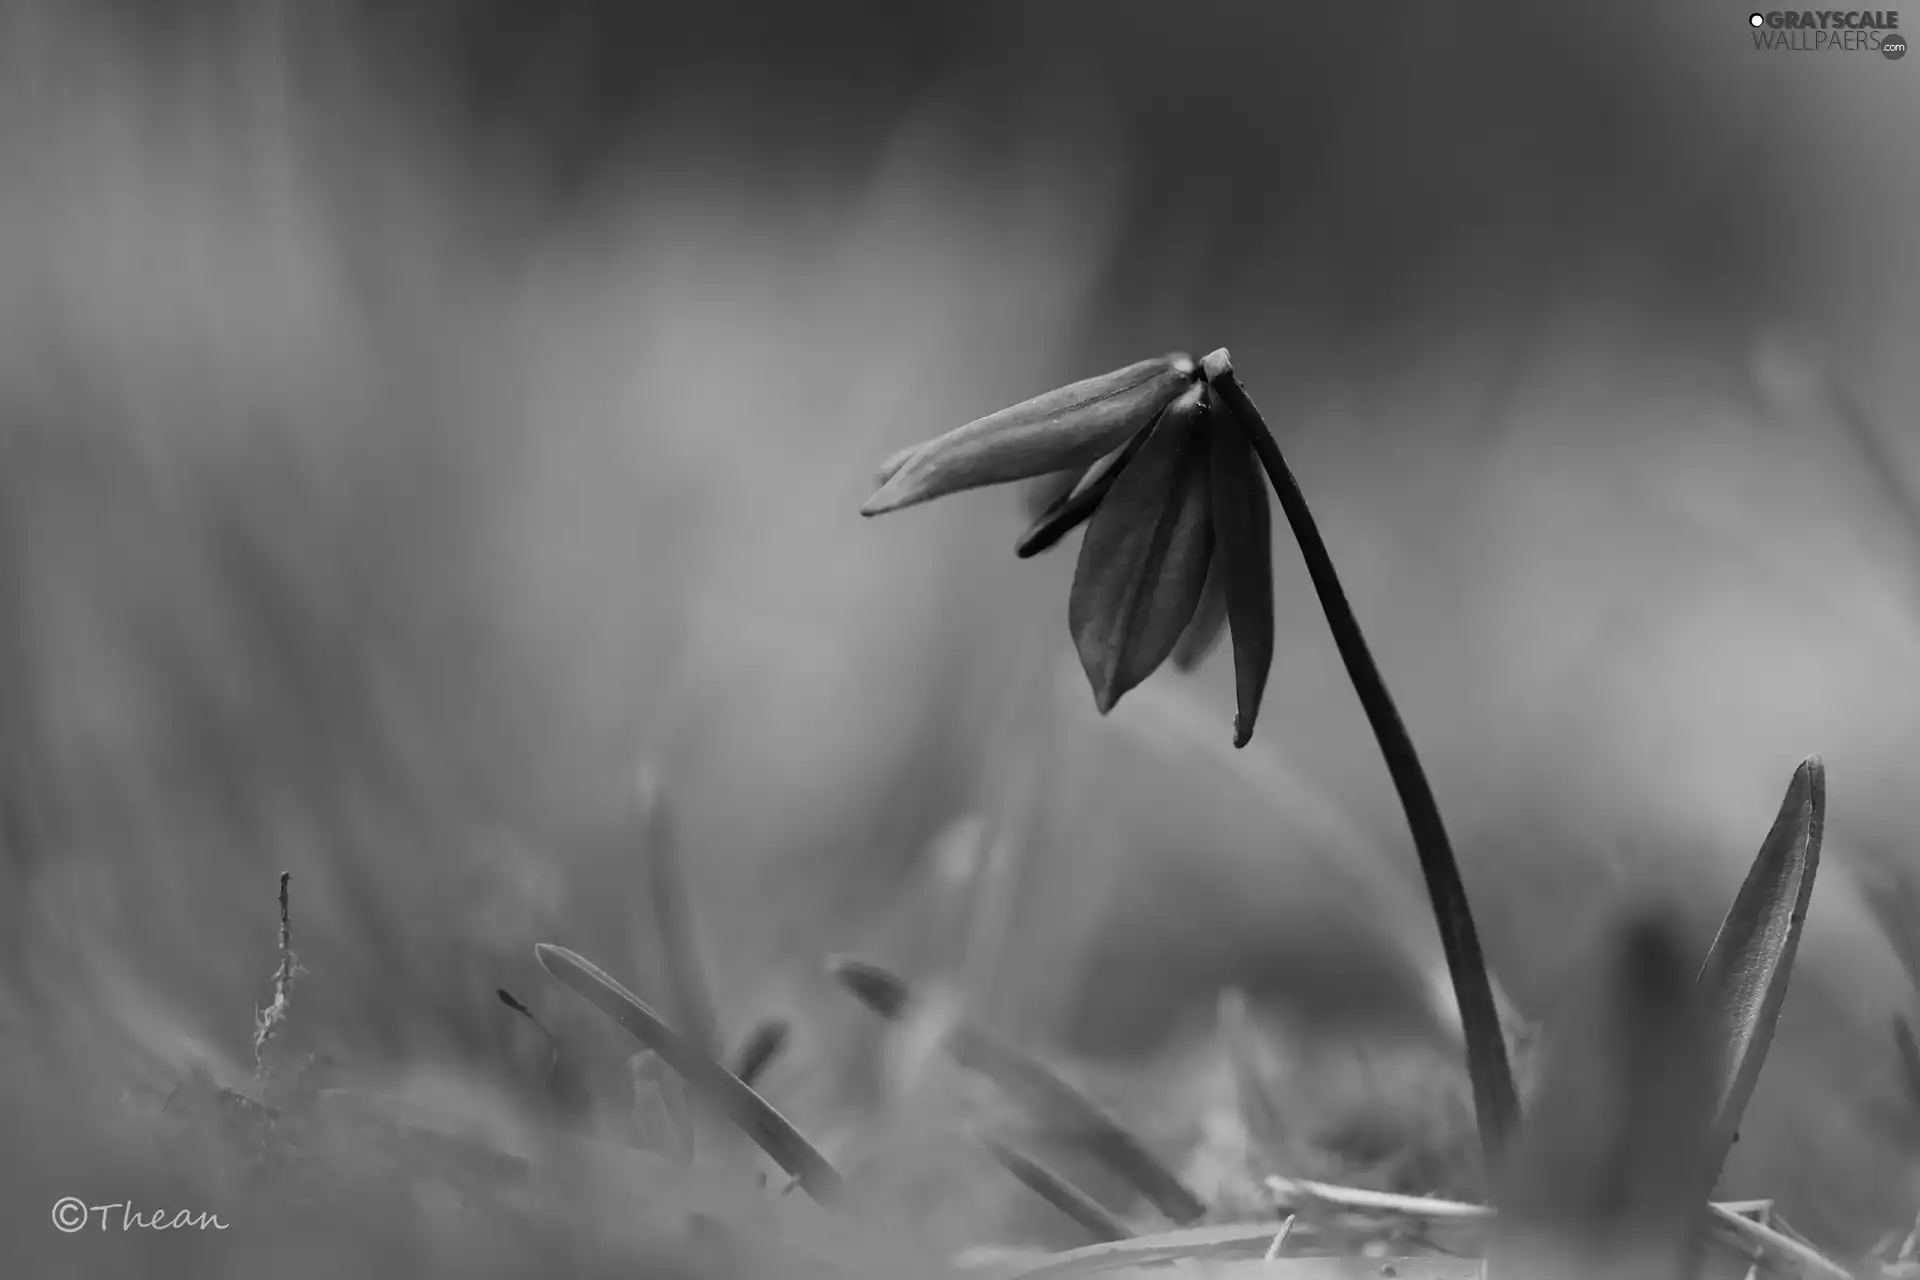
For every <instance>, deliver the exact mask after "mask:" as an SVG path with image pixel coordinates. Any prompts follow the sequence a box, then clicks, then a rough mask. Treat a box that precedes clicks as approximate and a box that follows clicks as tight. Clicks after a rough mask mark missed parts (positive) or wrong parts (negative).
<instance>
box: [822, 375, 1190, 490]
mask: <svg viewBox="0 0 1920 1280" xmlns="http://www.w3.org/2000/svg"><path fill="white" fill-rule="evenodd" d="M1194 376H1195V370H1194V365H1193V361H1192V360H1190V359H1188V358H1187V357H1186V356H1184V355H1171V356H1162V357H1161V358H1159V359H1157V360H1142V361H1140V362H1138V363H1137V364H1130V365H1128V366H1127V367H1126V368H1124V369H1116V370H1114V371H1113V372H1112V373H1105V374H1101V375H1099V376H1098V377H1093V378H1086V379H1083V380H1082V381H1079V382H1075V383H1073V384H1071V385H1069V386H1065V387H1061V388H1059V389H1058V390H1055V391H1049V392H1047V393H1046V394H1045V395H1040V396H1035V397H1034V398H1033V399H1031V400H1026V401H1023V402H1021V403H1020V404H1016V405H1013V406H1012V407H1010V408H1006V409H1002V410H1000V411H999V412H998V413H991V414H988V415H987V416H986V417H984V418H978V419H976V420H974V421H972V422H969V423H967V424H966V425H965V426H963V427H958V428H956V429H954V430H952V431H949V432H948V433H947V434H946V435H943V436H940V437H939V438H937V439H934V440H929V441H927V442H926V443H925V444H922V445H918V446H916V447H915V448H914V449H912V450H911V451H909V452H908V453H907V455H906V456H905V457H904V458H903V457H901V455H900V454H895V455H894V456H893V457H891V458H889V459H887V461H886V463H884V464H882V466H881V473H882V475H883V476H885V479H884V481H883V483H882V484H881V486H880V488H879V490H878V491H877V492H875V493H874V495H873V496H872V497H871V498H868V499H867V501H866V503H865V504H864V505H863V506H861V508H860V514H861V515H864V516H877V515H881V514H883V513H885V512H888V511H898V510H900V509H901V508H902V507H910V506H914V505H915V504H917V503H921V502H926V501H928V500H930V499H933V498H938V497H943V496H945V495H946V494H950V493H958V492H960V491H961V490H964V489H975V488H979V487H980V486H982V485H990V484H1006V483H1008V482H1010V481H1014V480H1027V479H1031V478H1032V477H1034V476H1040V475H1046V474H1048V473H1050V472H1054V471H1070V470H1073V469H1074V468H1076V467H1085V466H1090V465H1092V463H1093V462H1094V461H1095V459H1097V458H1099V457H1100V456H1101V455H1102V454H1105V453H1109V452H1111V451H1112V450H1114V449H1116V448H1118V447H1119V446H1120V445H1121V444H1122V443H1123V442H1124V441H1125V440H1126V439H1127V437H1128V436H1131V435H1132V434H1133V433H1134V432H1136V431H1138V430H1140V429H1141V428H1142V427H1145V426H1146V425H1147V424H1148V423H1150V422H1152V421H1153V419H1154V416H1155V415H1156V414H1158V413H1159V412H1160V411H1161V410H1162V409H1164V408H1166V406H1167V405H1168V404H1169V403H1171V402H1172V401H1173V400H1174V399H1175V398H1176V397H1177V396H1179V395H1180V393H1181V392H1183V391H1185V390H1186V389H1187V388H1188V387H1190V386H1191V385H1192V384H1193V380H1194ZM889 471H890V473H889Z"/></svg>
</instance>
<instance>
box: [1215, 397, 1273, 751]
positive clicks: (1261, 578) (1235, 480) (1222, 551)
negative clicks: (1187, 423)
mask: <svg viewBox="0 0 1920 1280" xmlns="http://www.w3.org/2000/svg"><path fill="white" fill-rule="evenodd" d="M1208 400H1209V402H1210V405H1211V409H1210V412H1209V415H1208V420H1209V424H1210V426H1211V427H1212V430H1213V453H1212V457H1211V466H1212V469H1213V542H1214V551H1213V556H1214V560H1215V562H1216V563H1217V564H1218V565H1219V566H1220V569H1221V587H1222V590H1223V591H1224V592H1225V594H1226V607H1227V620H1228V624H1229V626H1230V627H1231V629H1232V632H1233V683H1234V696H1235V702H1236V703H1237V710H1236V711H1235V714H1234V717H1233V745H1234V746H1236V747H1244V746H1246V745H1247V743H1248V742H1249V741H1251V740H1252V738H1253V723H1254V721H1255V720H1256V719H1257V718H1258V717H1259V715H1260V700H1261V698H1262V697H1263V696H1265V694H1266V690H1267V672H1268V671H1269V669H1271V667H1272V666H1273V513H1272V511H1270V510H1269V509H1268V507H1267V485H1266V481H1265V478H1264V477H1263V476H1262V475H1261V473H1260V470H1259V466H1260V464H1259V461H1258V460H1257V459H1256V458H1255V457H1254V452H1253V441H1252V440H1251V438H1250V437H1249V436H1248V435H1247V430H1246V428H1245V427H1244V426H1243V425H1242V424H1241V422H1240V420H1239V419H1238V418H1236V417H1235V416H1234V415H1233V411H1232V410H1230V409H1228V408H1227V407H1226V405H1225V404H1223V403H1221V401H1220V398H1219V397H1218V396H1209V397H1208Z"/></svg>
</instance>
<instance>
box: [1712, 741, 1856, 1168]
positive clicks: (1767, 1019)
mask: <svg viewBox="0 0 1920 1280" xmlns="http://www.w3.org/2000/svg"><path fill="white" fill-rule="evenodd" d="M1826 809H1827V773H1826V767H1825V766H1824V765H1823V764H1822V763H1821V761H1820V757H1818V756H1812V757H1809V758H1808V759H1807V760H1806V761H1804V762H1803V763H1802V764H1801V765H1800V767H1799V769H1797V770H1795V771H1794V775H1793V781H1792V783H1790V784H1789V785H1788V787H1787V794H1786V798H1785V799H1784V800H1782V801H1781V804H1780V813H1779V816H1778V817H1776V818H1775V819H1774V820H1773V829H1772V830H1770V831H1768V832H1767V839H1766V842H1765V843H1764V844H1762V845H1761V846H1760V853H1759V856H1758V857H1756V858H1755V859H1754V860H1753V867H1752V869H1751V870H1749V871H1748V872H1747V879H1746V882H1745V883H1744V884H1742V885H1741V886H1740V894H1739V896H1738V897H1736V898H1735V899H1734V900H1733V909H1732V910H1731V911H1729V912H1727V918H1726V920H1725V921H1723V922H1722V923H1721V925H1720V932H1719V933H1718V934H1717V935H1716V936H1715V937H1714V940H1713V946H1712V948H1710V949H1709V950H1708V952H1707V961H1706V963H1705V964H1704V965H1703V966H1701V969H1700V978H1699V984H1700V988H1701V990H1702V992H1703V993H1704V994H1705V995H1706V998H1707V999H1708V1001H1709V1002H1710V1003H1711V1006H1712V1008H1713V1009H1714V1012H1715V1014H1716V1016H1717V1017H1718V1019H1719V1023H1718V1025H1719V1029H1720V1036H1721V1040H1720V1043H1721V1046H1722V1054H1723V1056H1722V1059H1721V1070H1722V1072H1723V1074H1722V1076H1721V1082H1720V1094H1719V1100H1718V1105H1717V1107H1716V1114H1715V1120H1714V1128H1713V1141H1714V1148H1713V1155H1714V1160H1713V1168H1714V1173H1715V1175H1716V1176H1718V1173H1719V1170H1720V1166H1721V1164H1723V1163H1724V1162H1725V1161H1726V1158H1727V1152H1728V1150H1729V1149H1730V1148H1731V1147H1732V1146H1733V1141H1734V1136H1735V1134H1736V1133H1737V1132H1738V1131H1739V1128H1740V1117H1741V1116H1742V1115H1743V1114H1744V1113H1745V1111H1746V1109H1747V1100H1748V1099H1749V1098H1751V1097H1752V1096H1753V1086H1754V1084H1755V1082H1756V1081H1758V1080H1759V1078H1760V1068H1761V1066H1762V1065H1763V1064H1764V1063H1765V1062H1766V1058H1767V1049H1768V1047H1769V1046H1770V1045H1771V1044H1772V1043H1773V1029H1774V1025H1775V1024H1776V1023H1777V1022H1778V1021H1779V1018H1780V1006H1781V1004H1782V1002H1783V1001H1785V999H1786V996H1787V980H1788V978H1789V977H1790V976H1791V975H1792V973H1793V958H1794V955H1795V953H1796V952H1797V951H1798V950H1799V946H1800V930H1801V928H1802V926H1804V925H1805V924H1806V920H1807V903H1808V901H1809V900H1810V899H1811V898H1812V896H1813V879H1814V873H1815V872H1816V871H1818V870H1819V867H1820V836H1821V830H1822V827H1823V826H1824V824H1825V821H1826Z"/></svg>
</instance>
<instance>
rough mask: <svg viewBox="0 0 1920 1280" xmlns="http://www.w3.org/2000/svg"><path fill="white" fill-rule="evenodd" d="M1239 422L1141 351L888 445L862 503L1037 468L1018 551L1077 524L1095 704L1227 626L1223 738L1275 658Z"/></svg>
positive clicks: (1073, 611) (1077, 625)
mask: <svg viewBox="0 0 1920 1280" xmlns="http://www.w3.org/2000/svg"><path fill="white" fill-rule="evenodd" d="M1258 467H1259V463H1258V460H1257V458H1256V457H1255V453H1254V448H1253V444H1252V439H1251V436H1250V435H1249V431H1248V428H1247V426H1246V425H1245V424H1243V423H1242V422H1241V421H1240V420H1239V419H1238V418H1237V417H1236V416H1235V415H1234V413H1233V412H1232V410H1231V409H1229V408H1228V407H1227V406H1226V404H1225V403H1223V402H1222V401H1221V399H1220V397H1219V396H1218V395H1217V394H1215V392H1214V390H1213V388H1212V387H1211V386H1209V385H1208V383H1207V382H1206V381H1205V380H1204V379H1202V378H1201V377H1200V375H1199V371H1198V370H1197V369H1196V368H1195V365H1194V363H1193V361H1192V360H1191V359H1189V358H1188V357H1186V356H1184V355H1171V356H1166V357H1163V358H1161V359H1159V360H1144V361H1141V362H1139V363H1138V364H1132V365H1128V366H1127V367H1126V368H1124V369H1118V370H1115V371H1114V372H1112V373H1109V374H1105V375H1102V376H1100V377H1097V378H1088V379H1086V380H1085V381H1083V382H1076V383H1074V384H1072V385H1071V386H1067V387H1063V388H1061V389H1059V390H1057V391H1052V392H1049V393H1047V394H1046V395H1043V396H1037V397H1035V398H1034V399H1032V400H1028V401H1025V402H1024V403H1022V404H1018V405H1014V406H1013V407H1012V408H1008V409H1003V410H1001V411H1000V412H998V413H994V414H990V415H988V416H987V417H984V418H981V419H978V420H977V421H974V422H970V423H968V424H967V425H966V426H963V427H960V428H958V429H957V430H954V431H951V432H948V433H947V434H946V435H944V436H940V437H938V438H936V439H934V440H930V441H928V442H926V443H924V444H921V445H917V446H915V447H913V448H911V449H906V450H903V451H901V452H900V453H897V454H895V455H894V456H893V457H892V458H889V459H888V460H887V462H886V463H885V464H883V465H882V467H881V469H880V481H881V485H880V489H879V490H878V492H876V493H875V494H874V495H873V496H872V497H871V498H869V499H868V500H867V502H866V504H865V505H864V506H862V507H861V513H862V514H863V515H869V516H872V515H879V514H882V513H884V512H888V511H897V510H899V509H900V508H902V507H906V506H911V505H914V504H916V503H920V502H925V501H928V500H929V499H932V498H937V497H942V496H944V495H947V494H951V493H957V492H960V491H961V490H964V489H973V488H979V487H981V486H984V485H992V484H1007V483H1012V482H1016V481H1023V480H1033V481H1035V485H1034V486H1033V488H1032V489H1031V490H1030V501H1031V499H1032V498H1035V497H1038V498H1040V499H1042V500H1041V501H1032V502H1031V505H1032V506H1034V507H1037V508H1038V511H1037V513H1036V514H1035V515H1034V519H1033V522H1032V524H1031V525H1030V527H1029V528H1028V529H1027V531H1026V532H1025V533H1024V534H1023V535H1022V536H1021V537H1020V540H1019V541H1018V542H1017V543H1016V544H1015V552H1016V554H1018V555H1019V556H1020V557H1021V558H1022V559H1025V558H1027V557H1030V556H1035V555H1038V554H1040V553H1041V552H1043V551H1046V550H1047V549H1049V548H1050V547H1052V546H1054V545H1055V544H1057V543H1058V542H1059V541H1060V540H1061V539H1062V538H1064V537H1065V536H1066V535H1067V534H1068V533H1070V532H1072V531H1073V530H1074V529H1075V528H1078V527H1079V526H1080V525H1082V524H1085V525H1086V526H1087V529H1086V533H1085V536H1084V538H1083V539H1082V542H1081V546H1080V556H1079V560H1078V563H1077V565H1076V567H1075V570H1074V580H1073V592H1072V596H1071V599H1070V602H1069V607H1068V623H1069V629H1070V630H1071V631H1072V634H1073V639H1074V646H1075V648H1076V649H1077V650H1078V652H1079V655H1080V663H1081V667H1082V669H1083V670H1084V671H1085V672H1086V675H1087V681H1088V683H1089V684H1090V685H1091V686H1092V689H1093V695H1094V702H1095V704H1096V705H1097V706H1098V707H1099V709H1100V711H1101V713H1102V714H1105V713H1107V712H1108V711H1111V710H1112V709H1113V707H1114V706H1115V704H1117V703H1118V702H1119V700H1120V699H1121V698H1122V697H1123V696H1125V694H1126V693H1127V692H1128V690H1130V689H1132V688H1134V687H1135V686H1136V685H1138V684H1139V683H1140V682H1141V681H1142V680H1145V679H1146V678H1147V677H1148V676H1150V675H1152V674H1153V673H1154V671H1156V670H1157V669H1159V667H1160V666H1161V665H1162V664H1163V663H1165V662H1166V661H1167V660H1168V659H1169V658H1172V659H1173V660H1174V662H1175V664H1176V665H1178V666H1180V667H1182V668H1183V669H1190V668H1191V667H1193V666H1195V665H1197V664H1198V663H1199V661H1200V660H1201V659H1202V658H1204V657H1205V656H1206V654H1207V653H1208V652H1209V651H1210V650H1211V649H1212V648H1213V646H1214V645H1215V643H1216V642H1217V641H1218V640H1219V638H1220V635H1221V633H1222V631H1223V630H1226V631H1230V632H1231V634H1232V637H1233V654H1234V669H1235V677H1236V679H1235V683H1236V701H1237V704H1238V713H1237V714H1236V716H1235V721H1234V743H1235V745H1236V746H1245V745H1246V743H1247V742H1248V741H1249V740H1250V739H1251V737H1252V735H1253V726H1254V721H1255V719H1256V718H1257V716H1258V714H1259V709H1260V700H1261V697H1262V695H1263V693H1264V691H1265V688H1266V681H1267V673H1268V670H1269V668H1270V667H1271V665H1272V659H1273V562H1272V557H1273V548H1272V516H1271V513H1270V511H1269V509H1268V506H1267V488H1266V480H1265V478H1264V476H1263V475H1262V474H1261V473H1260V471H1259V470H1258Z"/></svg>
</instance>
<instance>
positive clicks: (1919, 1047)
mask: <svg viewBox="0 0 1920 1280" xmlns="http://www.w3.org/2000/svg"><path fill="white" fill-rule="evenodd" d="M1893 1047H1894V1048H1895V1049H1896V1050H1898V1051H1899V1054H1900V1071H1901V1074H1902V1075H1903V1076H1904V1077H1905V1078H1906V1082H1907V1093H1908V1095H1909V1096H1911V1097H1912V1099H1913V1102H1914V1105H1915V1106H1920V1043H1916V1042H1915V1041H1914V1038H1913V1027H1912V1026H1911V1025H1909V1024H1908V1022H1907V1020H1906V1019H1905V1018H1903V1017H1901V1016H1900V1015H1899V1014H1895V1015H1894V1017H1893Z"/></svg>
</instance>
